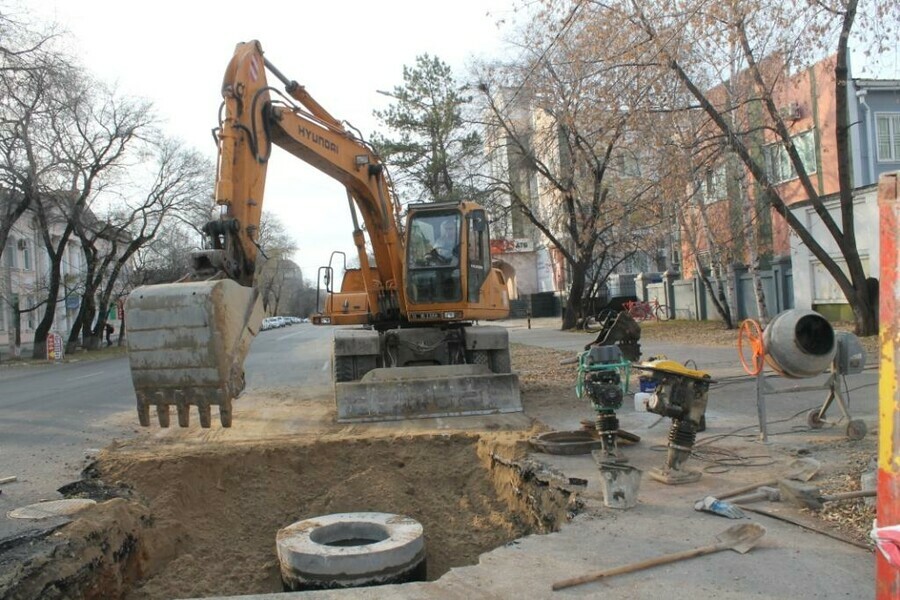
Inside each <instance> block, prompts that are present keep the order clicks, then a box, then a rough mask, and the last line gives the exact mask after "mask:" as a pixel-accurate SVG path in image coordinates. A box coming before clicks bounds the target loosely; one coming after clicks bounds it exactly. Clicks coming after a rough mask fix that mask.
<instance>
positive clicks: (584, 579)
mask: <svg viewBox="0 0 900 600" xmlns="http://www.w3.org/2000/svg"><path fill="white" fill-rule="evenodd" d="M728 547H729V546H727V545H725V544H722V543H719V544H712V545H709V546H703V547H702V548H694V549H693V550H684V551H682V552H674V553H672V554H664V555H663V556H657V557H656V558H650V559H647V560H644V561H641V562H636V563H632V564H630V565H623V566H621V567H613V568H612V569H606V570H603V571H595V572H594V573H588V574H587V575H582V576H581V577H573V578H572V579H563V580H562V581H557V582H556V583H554V584H553V588H552V589H553V590H554V591H556V590H562V589H565V588H570V587H573V586H576V585H581V584H583V583H590V582H592V581H597V580H598V579H603V578H604V577H610V576H612V575H621V574H622V573H631V572H633V571H640V570H641V569H648V568H650V567H656V566H658V565H665V564H668V563H672V562H675V561H679V560H685V559H687V558H694V557H697V556H703V555H704V554H712V553H713V552H718V551H719V550H725V549H726V548H728Z"/></svg>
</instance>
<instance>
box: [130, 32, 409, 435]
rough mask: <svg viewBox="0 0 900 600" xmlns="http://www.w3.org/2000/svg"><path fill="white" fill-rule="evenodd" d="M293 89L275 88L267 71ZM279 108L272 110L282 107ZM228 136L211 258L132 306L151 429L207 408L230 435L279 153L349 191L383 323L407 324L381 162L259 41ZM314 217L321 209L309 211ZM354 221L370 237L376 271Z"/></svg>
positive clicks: (234, 67) (242, 48)
mask: <svg viewBox="0 0 900 600" xmlns="http://www.w3.org/2000/svg"><path fill="white" fill-rule="evenodd" d="M267 69H268V71H269V72H271V73H273V74H275V76H276V77H277V78H278V79H280V80H281V81H282V82H283V83H284V85H285V92H286V94H287V95H286V96H285V95H284V94H282V93H281V92H280V91H278V90H276V89H274V88H272V87H270V86H269V84H268V81H267V77H266V70H267ZM276 94H277V95H278V99H277V100H275V101H273V96H275V95H276ZM222 97H223V105H222V109H221V122H220V124H219V127H218V129H217V139H218V150H219V152H218V168H217V175H216V191H215V198H216V204H217V205H218V207H219V211H220V213H219V217H218V218H217V219H215V220H213V221H210V222H209V223H207V224H206V225H205V227H204V228H203V231H204V234H205V236H206V238H207V244H206V245H207V248H206V249H204V250H202V251H199V252H197V253H195V255H194V256H193V269H192V273H191V274H190V275H189V276H188V277H186V278H185V280H184V281H182V282H179V283H173V284H164V285H153V286H143V287H140V288H138V289H136V290H135V291H134V292H133V293H132V294H131V295H130V296H129V299H128V302H127V304H126V310H128V312H129V330H128V336H127V340H128V350H129V358H130V364H131V371H132V379H133V382H134V385H135V393H136V397H137V406H138V415H139V419H140V422H141V424H142V425H144V426H148V425H149V424H150V415H149V411H150V407H151V406H156V412H157V415H158V420H159V423H160V425H161V426H163V427H167V426H168V425H169V412H170V407H171V406H175V407H176V410H177V412H178V422H179V424H180V425H181V426H187V425H188V424H189V408H190V406H192V405H196V406H197V407H198V411H199V414H200V422H201V425H202V426H203V427H209V426H210V421H211V407H212V406H218V407H219V414H220V420H221V422H222V424H223V426H226V427H228V426H230V425H231V403H232V400H233V399H234V398H235V397H237V396H238V395H239V394H240V393H241V391H242V390H243V387H244V375H243V362H244V359H245V357H246V354H247V352H248V351H249V348H250V343H251V341H252V339H253V337H254V336H255V335H256V333H257V332H258V331H259V326H260V323H261V321H262V318H263V316H264V314H265V309H264V307H263V298H262V297H261V296H260V293H259V290H258V289H257V288H256V287H255V279H256V275H257V272H258V270H259V269H258V264H257V263H258V262H259V261H258V256H259V250H260V249H259V245H258V243H259V226H260V221H261V216H262V209H263V198H264V194H265V184H266V172H267V167H268V161H269V157H270V155H271V151H272V146H273V145H276V146H279V147H281V148H282V149H284V150H286V151H287V152H289V153H290V154H292V155H294V156H296V157H297V158H299V159H301V160H303V161H304V162H306V163H309V164H311V165H313V166H315V167H316V168H318V169H319V170H321V171H323V172H324V173H326V174H327V175H329V176H331V177H333V178H334V179H336V180H338V181H339V182H341V183H342V184H343V185H344V186H345V187H346V189H347V194H348V198H349V199H350V202H351V214H352V215H353V219H354V236H353V237H354V243H355V244H356V247H357V250H358V255H359V260H360V264H361V266H362V269H361V270H360V271H361V273H362V274H363V282H362V283H363V287H364V289H365V293H366V297H367V303H368V307H367V311H368V312H369V313H371V314H372V318H373V319H378V318H389V317H393V318H396V314H391V315H389V314H387V313H396V311H397V310H402V309H403V307H402V302H403V299H402V295H401V294H398V293H397V288H398V280H399V278H400V276H401V271H402V254H403V244H402V239H401V237H400V235H399V230H398V226H397V215H396V212H395V211H396V208H395V206H394V205H393V203H392V202H391V200H390V195H389V192H388V184H387V180H386V177H385V173H384V169H383V166H382V164H381V163H380V161H379V160H378V158H377V157H376V155H375V154H374V152H373V151H372V150H371V149H370V148H369V147H368V146H367V145H366V144H365V143H364V142H363V141H362V140H360V139H359V138H357V137H356V136H354V135H353V134H351V133H350V132H349V131H347V129H345V128H344V126H343V125H342V124H341V123H340V122H339V121H338V120H337V119H335V118H334V117H333V116H331V115H330V114H329V113H328V112H327V111H326V110H325V109H324V108H322V107H321V105H319V104H318V103H317V102H316V101H315V100H314V99H313V98H312V96H310V95H309V93H307V91H306V90H305V89H304V88H303V87H302V86H300V85H299V84H297V83H296V82H294V81H290V80H288V79H287V78H286V77H284V76H283V75H282V74H281V72H280V71H279V70H278V69H277V68H276V67H274V65H272V64H271V63H269V62H268V61H267V60H266V59H265V58H264V57H263V52H262V48H261V47H260V44H259V43H258V42H256V41H252V42H248V43H241V44H238V46H237V47H236V48H235V52H234V55H233V57H232V59H231V62H230V63H229V65H228V68H227V69H226V72H225V77H224V80H223V83H222ZM310 208H311V209H312V210H311V212H315V209H314V207H310ZM355 209H358V210H359V213H360V216H361V218H362V222H363V223H364V225H365V228H366V230H368V231H369V232H370V235H369V239H370V241H371V245H372V250H373V254H374V256H375V262H376V265H377V266H375V267H370V266H369V264H368V255H367V252H366V244H365V237H364V234H363V231H362V227H361V226H360V224H359V222H358V221H359V220H358V218H357V215H356V212H355Z"/></svg>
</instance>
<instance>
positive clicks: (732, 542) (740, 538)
mask: <svg viewBox="0 0 900 600" xmlns="http://www.w3.org/2000/svg"><path fill="white" fill-rule="evenodd" d="M765 534H766V528H765V527H763V526H762V525H760V524H759V523H741V524H740V525H734V526H733V527H729V528H728V529H726V530H725V531H723V532H722V533H720V534H719V535H718V536H716V540H718V542H719V546H721V547H722V548H724V549H730V550H734V551H735V552H740V553H741V554H746V553H747V552H749V551H750V549H751V548H753V546H755V545H756V542H758V541H759V539H760V538H761V537H762V536H764V535H765Z"/></svg>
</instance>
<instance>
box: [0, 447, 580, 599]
mask: <svg viewBox="0 0 900 600" xmlns="http://www.w3.org/2000/svg"><path fill="white" fill-rule="evenodd" d="M525 450H526V444H525V442H524V441H523V438H522V437H521V435H518V434H510V433H490V434H483V435H473V434H453V435H447V434H442V435H415V436H404V437H391V438H373V439H341V440H335V441H319V442H317V443H286V442H280V443H268V444H265V445H261V444H246V445H230V446H227V447H221V446H217V447H215V448H209V447H207V448H205V449H203V450H200V451H198V450H190V451H186V450H181V451H176V450H174V449H173V450H165V449H163V450H159V449H156V448H155V449H154V450H153V451H152V452H151V451H147V452H138V451H134V450H132V451H128V452H124V451H122V450H118V451H106V452H104V453H103V454H102V455H101V457H100V459H99V461H98V462H97V463H96V465H94V468H93V469H92V471H91V472H92V473H95V474H96V475H97V479H95V480H93V481H89V482H87V485H84V486H82V487H83V488H84V489H83V490H82V495H84V493H87V494H88V495H91V494H93V495H95V496H96V495H98V494H99V495H101V496H107V497H108V496H110V495H120V496H124V497H123V498H118V499H114V500H112V501H108V502H105V503H100V504H99V505H98V506H97V507H96V508H93V509H90V510H89V511H87V512H85V513H82V515H81V517H80V518H79V519H78V520H76V521H75V522H73V523H72V524H70V525H68V526H66V527H64V528H62V529H60V530H58V531H57V532H55V533H54V534H53V535H52V536H48V537H47V538H46V539H45V540H44V541H43V543H44V544H45V545H46V544H50V546H48V547H47V548H46V549H45V554H47V555H49V556H47V557H46V560H42V561H41V560H39V561H35V560H34V559H33V558H32V560H30V561H29V566H27V567H19V572H18V573H17V577H16V579H15V583H14V585H13V586H12V587H10V588H8V589H7V590H6V592H7V593H8V594H9V597H11V598H31V597H34V598H38V597H50V596H49V595H48V590H52V591H54V593H55V592H62V595H63V596H69V597H84V598H126V599H134V600H137V599H141V600H144V599H164V598H165V599H168V598H174V597H177V598H186V597H203V596H214V595H222V596H227V595H239V594H254V593H267V592H280V591H282V582H281V578H280V574H279V568H278V560H277V557H276V554H275V537H276V533H277V531H278V530H279V529H281V528H283V527H286V526H287V525H289V524H291V523H294V522H296V521H300V520H303V519H308V518H312V517H315V516H320V515H326V514H333V513H345V512H385V513H396V514H402V515H407V516H409V517H412V518H413V519H415V520H417V521H419V522H420V523H421V524H422V525H423V527H424V531H425V547H426V558H427V565H428V574H427V575H428V579H429V580H434V579H437V578H439V577H440V576H441V575H443V574H444V573H446V572H447V571H448V570H450V569H451V568H453V567H458V566H464V565H470V564H475V563H477V562H478V557H479V555H481V554H482V553H484V552H487V551H490V550H492V549H494V548H497V547H499V546H501V545H503V544H506V543H508V542H510V541H511V540H514V539H516V538H519V537H522V536H525V535H528V534H531V533H545V532H548V531H552V530H555V529H556V528H558V526H559V524H560V523H561V522H562V521H563V520H565V519H566V516H567V513H568V514H571V512H572V511H573V510H575V508H576V505H577V501H576V496H575V495H574V493H573V492H572V490H571V489H569V488H567V487H566V486H565V485H559V481H558V480H552V478H549V479H548V478H547V477H544V476H542V475H541V474H540V472H539V471H540V469H539V468H536V467H535V465H534V464H533V463H531V462H530V461H528V460H527V459H525V458H524V457H525V453H526V452H525ZM90 490H93V492H91V491H90ZM100 499H103V498H102V497H101V498H100ZM60 548H62V550H60ZM2 589H3V586H2V585H0V590H2Z"/></svg>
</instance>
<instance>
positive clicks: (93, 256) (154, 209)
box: [69, 139, 215, 349]
mask: <svg viewBox="0 0 900 600" xmlns="http://www.w3.org/2000/svg"><path fill="white" fill-rule="evenodd" d="M146 153H147V154H148V155H152V156H153V158H154V159H155V165H154V166H155V170H154V172H153V173H151V177H150V179H149V181H147V182H146V183H145V182H143V181H141V180H140V178H139V177H136V176H135V175H136V174H135V171H134V170H131V174H132V179H133V180H137V181H138V182H139V183H137V184H136V185H132V186H129V188H125V189H123V190H121V191H122V192H123V193H124V195H123V196H122V198H121V199H120V200H119V201H118V202H116V203H115V204H114V205H113V206H112V207H111V208H110V210H109V211H108V214H107V217H106V219H105V220H104V221H99V220H95V219H92V218H91V217H90V214H89V213H86V214H84V215H83V218H82V219H81V221H79V223H78V226H77V227H76V229H75V233H76V234H77V236H78V238H79V240H80V242H81V247H82V251H83V253H84V257H85V264H86V266H87V268H86V271H87V273H86V281H85V285H84V292H83V294H82V302H81V309H80V310H79V314H78V316H77V317H76V320H75V322H74V323H73V326H72V330H71V332H70V334H69V344H74V343H75V342H76V341H77V339H78V336H79V332H81V334H82V337H83V340H84V345H85V347H86V348H88V349H91V348H95V347H96V346H97V345H98V344H99V341H100V339H101V338H102V332H103V329H104V326H105V325H106V315H107V313H108V308H109V307H110V306H111V303H112V302H113V300H114V299H115V297H116V295H117V294H116V290H117V289H118V290H120V291H121V292H124V289H125V286H124V285H122V282H121V281H120V279H121V275H122V273H123V271H124V270H127V268H128V266H129V264H130V262H131V259H132V257H133V256H134V255H135V253H137V252H138V251H139V250H140V249H141V248H143V247H144V246H145V245H146V244H148V243H149V242H150V241H151V240H153V239H154V238H155V237H156V235H157V234H158V233H159V231H160V229H161V228H162V227H163V225H164V224H165V223H166V222H167V221H168V220H170V219H171V216H172V215H174V214H178V213H180V212H182V211H184V210H186V209H190V208H193V207H195V206H196V205H197V204H198V203H201V202H203V200H198V199H204V198H205V199H207V200H206V202H207V204H208V199H209V198H211V193H212V190H211V186H212V179H211V177H210V174H211V173H214V172H215V171H214V167H213V165H212V163H211V162H210V161H209V160H207V159H205V158H204V157H202V156H200V155H199V154H198V153H196V152H194V151H190V150H187V149H185V148H184V146H183V145H182V144H181V143H180V142H178V141H175V140H171V139H163V140H160V141H158V142H154V143H152V144H148V145H147V149H146ZM148 157H149V156H148ZM141 184H145V185H146V186H147V187H146V188H145V191H144V192H143V193H142V194H141V193H140V191H139V190H140V187H141ZM132 188H137V189H134V190H133V192H134V193H130V192H129V189H132ZM185 272H186V271H185ZM95 314H96V315H97V319H96V321H95V319H94V315H95ZM92 325H93V327H92ZM120 339H121V336H120Z"/></svg>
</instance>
